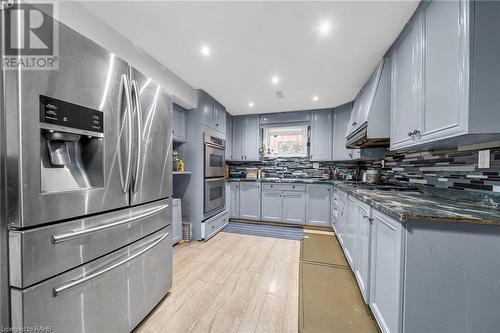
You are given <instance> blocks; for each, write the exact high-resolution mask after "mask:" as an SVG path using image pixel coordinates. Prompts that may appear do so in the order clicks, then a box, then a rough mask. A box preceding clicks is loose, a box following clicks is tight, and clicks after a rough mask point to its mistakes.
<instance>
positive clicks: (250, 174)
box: [245, 168, 259, 180]
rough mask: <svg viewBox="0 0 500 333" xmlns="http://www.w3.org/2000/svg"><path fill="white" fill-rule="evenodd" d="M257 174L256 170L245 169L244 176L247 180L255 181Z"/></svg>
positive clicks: (257, 170)
mask: <svg viewBox="0 0 500 333" xmlns="http://www.w3.org/2000/svg"><path fill="white" fill-rule="evenodd" d="M258 172H259V169H258V168H246V169H245V175H246V179H248V180H257V178H258V177H257V174H258Z"/></svg>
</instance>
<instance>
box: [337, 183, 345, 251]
mask: <svg viewBox="0 0 500 333" xmlns="http://www.w3.org/2000/svg"><path fill="white" fill-rule="evenodd" d="M336 195H337V197H338V204H337V212H336V213H337V224H336V229H337V238H338V239H339V242H340V244H342V246H344V247H345V226H346V217H347V194H346V193H345V192H342V191H341V190H339V189H336Z"/></svg>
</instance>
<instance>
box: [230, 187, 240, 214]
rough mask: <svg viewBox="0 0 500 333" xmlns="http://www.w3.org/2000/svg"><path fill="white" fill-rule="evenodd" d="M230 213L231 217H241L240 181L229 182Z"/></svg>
mask: <svg viewBox="0 0 500 333" xmlns="http://www.w3.org/2000/svg"><path fill="white" fill-rule="evenodd" d="M229 184H230V185H229V186H230V190H229V212H230V213H229V215H230V217H231V218H235V219H239V218H240V183H239V182H231V183H229Z"/></svg>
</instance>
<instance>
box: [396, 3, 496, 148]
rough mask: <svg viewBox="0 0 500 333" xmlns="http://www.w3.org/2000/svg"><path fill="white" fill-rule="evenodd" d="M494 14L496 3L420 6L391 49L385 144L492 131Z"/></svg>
mask: <svg viewBox="0 0 500 333" xmlns="http://www.w3.org/2000/svg"><path fill="white" fill-rule="evenodd" d="M499 17H500V2H498V1H466V0H460V1H425V2H422V3H421V4H420V6H419V9H418V10H417V11H416V13H415V15H414V17H413V18H412V20H411V21H410V23H409V24H408V25H407V27H406V29H405V31H403V33H402V34H401V36H400V37H399V38H398V40H397V41H396V42H395V44H394V46H393V49H392V50H391V58H392V80H391V93H392V97H391V117H392V119H391V149H393V150H395V149H406V148H410V147H414V146H418V145H424V144H425V145H426V146H427V147H436V148H439V147H440V146H447V145H449V144H457V143H460V144H472V143H478V142H483V141H488V140H492V139H497V138H498V137H499V134H498V133H500V122H499V121H498V119H497V118H498V105H500V94H498V91H500V79H499V77H500V63H499V62H498V53H499V52H500V39H499V37H498V33H497V32H498V31H499V30H500V19H499ZM495 54H496V56H495ZM458 137H460V141H457V140H456V138H458ZM444 139H448V140H447V141H443V140H444ZM449 139H455V140H449Z"/></svg>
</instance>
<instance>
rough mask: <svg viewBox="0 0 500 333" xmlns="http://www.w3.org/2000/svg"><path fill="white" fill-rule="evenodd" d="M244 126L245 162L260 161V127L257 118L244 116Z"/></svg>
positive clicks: (255, 116) (256, 116)
mask: <svg viewBox="0 0 500 333" xmlns="http://www.w3.org/2000/svg"><path fill="white" fill-rule="evenodd" d="M245 118H246V124H245V145H244V146H245V155H244V156H245V161H258V160H260V153H259V151H260V141H261V140H260V125H259V116H258V115H252V116H246V117H245Z"/></svg>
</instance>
